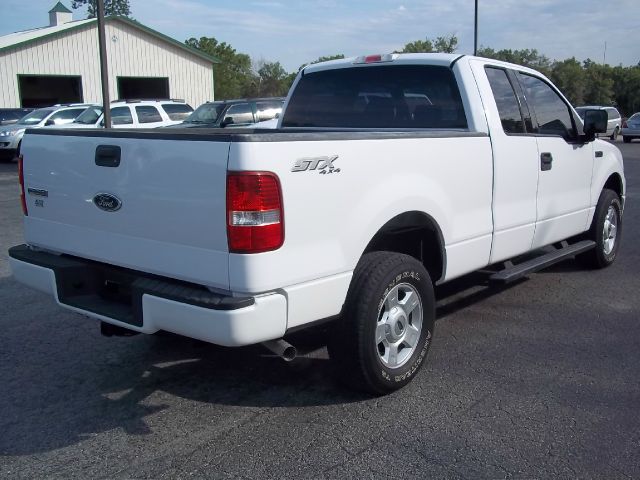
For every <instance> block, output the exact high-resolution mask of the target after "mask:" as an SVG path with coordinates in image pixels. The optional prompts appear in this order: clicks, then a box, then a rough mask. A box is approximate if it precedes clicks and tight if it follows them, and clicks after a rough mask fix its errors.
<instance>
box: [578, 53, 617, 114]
mask: <svg viewBox="0 0 640 480" xmlns="http://www.w3.org/2000/svg"><path fill="white" fill-rule="evenodd" d="M584 75H585V79H586V89H585V94H584V101H585V103H587V104H590V105H611V104H612V103H613V98H614V96H613V78H612V77H613V75H612V69H611V67H610V66H608V65H600V64H599V63H595V62H594V61H592V60H590V59H587V60H585V61H584Z"/></svg>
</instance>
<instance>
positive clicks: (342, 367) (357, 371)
mask: <svg viewBox="0 0 640 480" xmlns="http://www.w3.org/2000/svg"><path fill="white" fill-rule="evenodd" d="M434 323H435V300H434V294H433V285H432V283H431V278H430V277H429V274H428V273H427V271H426V269H425V268H424V266H423V265H422V264H421V263H420V262H419V261H417V260H416V259H414V258H413V257H410V256H408V255H402V254H399V253H393V252H374V253H370V254H366V255H364V256H363V257H362V259H361V260H360V262H359V263H358V266H357V267H356V271H355V272H354V277H353V280H352V282H351V286H350V287H349V292H348V294H347V300H346V303H345V311H344V315H343V318H342V319H341V320H340V321H339V323H337V324H336V331H334V332H332V335H331V338H330V341H329V353H330V355H331V359H332V361H333V362H334V363H335V367H336V371H337V373H338V374H339V375H340V377H341V378H342V379H343V381H345V383H347V384H348V385H349V386H352V387H355V388H357V389H360V390H365V391H367V392H369V393H373V394H376V395H381V394H385V393H389V392H392V391H394V390H397V389H399V388H401V387H403V386H404V385H406V384H407V383H409V382H410V381H411V379H412V378H413V376H414V375H415V374H416V373H417V372H418V370H419V369H420V367H421V366H422V365H423V363H424V360H425V357H426V355H427V352H428V350H429V346H430V344H431V338H432V336H433V327H434Z"/></svg>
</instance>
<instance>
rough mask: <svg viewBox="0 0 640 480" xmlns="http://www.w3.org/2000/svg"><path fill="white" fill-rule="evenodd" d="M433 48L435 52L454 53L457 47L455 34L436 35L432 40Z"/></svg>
mask: <svg viewBox="0 0 640 480" xmlns="http://www.w3.org/2000/svg"><path fill="white" fill-rule="evenodd" d="M433 48H434V51H436V52H441V53H454V52H455V51H456V50H457V49H458V37H456V36H455V35H449V36H446V37H438V38H436V40H435V42H433Z"/></svg>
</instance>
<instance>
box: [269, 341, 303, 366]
mask: <svg viewBox="0 0 640 480" xmlns="http://www.w3.org/2000/svg"><path fill="white" fill-rule="evenodd" d="M262 346H263V347H265V348H266V349H268V350H270V351H271V352H273V353H274V354H276V355H277V356H279V357H280V358H282V359H283V360H284V361H285V362H291V361H293V360H295V358H296V357H297V356H298V350H296V347H294V346H293V345H291V344H290V343H289V342H287V341H286V340H283V339H282V338H281V339H279V340H269V341H268V342H262Z"/></svg>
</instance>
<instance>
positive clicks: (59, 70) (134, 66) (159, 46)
mask: <svg viewBox="0 0 640 480" xmlns="http://www.w3.org/2000/svg"><path fill="white" fill-rule="evenodd" d="M105 33H106V40H107V60H108V64H109V65H108V66H109V92H110V93H109V95H110V97H111V99H116V98H118V92H117V82H116V78H117V77H119V76H124V77H168V78H169V92H170V95H171V97H172V98H182V99H185V100H186V101H187V103H189V104H191V106H193V107H194V108H196V107H197V106H198V105H200V104H202V103H204V102H206V101H207V100H213V95H214V87H213V66H212V64H211V63H210V62H208V61H206V60H204V59H202V58H200V57H197V56H195V55H192V54H190V53H189V52H186V51H185V50H182V49H180V48H178V47H176V46H174V45H171V44H169V43H167V42H164V41H162V40H160V39H158V38H156V37H154V36H152V35H150V34H148V33H146V32H143V31H141V30H139V29H137V28H134V27H132V26H130V25H127V24H126V23H123V22H119V21H117V20H110V21H108V22H107V25H106V28H105ZM114 39H115V41H114ZM21 74H31V75H79V76H81V77H82V91H83V96H84V101H85V102H87V103H101V102H102V93H101V92H102V89H101V88H102V87H101V85H100V64H99V53H98V33H97V27H96V24H95V23H92V24H90V25H88V26H87V27H84V28H81V29H78V30H73V31H71V32H68V33H63V34H61V35H59V36H54V37H50V38H45V39H42V40H38V41H36V42H33V43H30V44H28V45H27V46H26V47H20V46H17V47H16V48H13V49H10V50H6V51H4V52H2V53H0V108H1V107H8V108H10V107H18V106H20V94H19V91H18V75H21Z"/></svg>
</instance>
